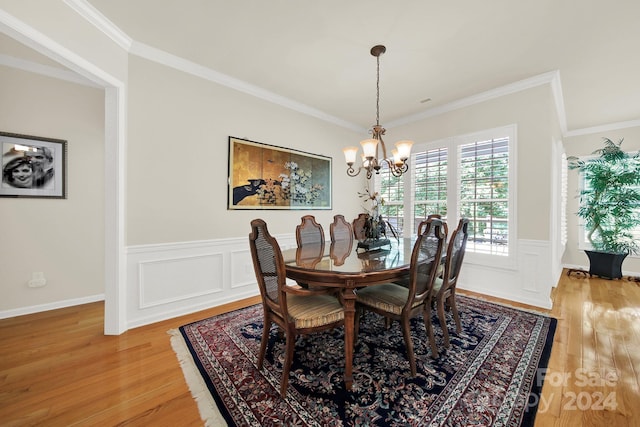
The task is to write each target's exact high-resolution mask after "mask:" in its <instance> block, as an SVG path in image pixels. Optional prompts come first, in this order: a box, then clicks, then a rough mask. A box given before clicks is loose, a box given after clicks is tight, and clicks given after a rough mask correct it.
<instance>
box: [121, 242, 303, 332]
mask: <svg viewBox="0 0 640 427" xmlns="http://www.w3.org/2000/svg"><path fill="white" fill-rule="evenodd" d="M274 237H276V239H277V240H278V242H279V243H280V246H281V247H282V249H283V250H284V249H288V248H290V247H295V235H294V234H287V235H280V236H274ZM259 293H260V292H259V290H258V284H257V283H256V278H255V273H254V271H253V262H252V260H251V253H250V251H249V240H248V238H247V237H241V238H235V239H219V240H202V241H195V242H179V243H167V244H154V245H139V246H130V247H129V248H127V326H128V329H130V328H134V327H138V326H142V325H147V324H150V323H154V322H159V321H162V320H166V319H170V318H173V317H177V316H181V315H184V314H190V313H194V312H197V311H201V310H205V309H207V308H210V307H215V306H218V305H222V304H226V303H228V302H232V301H237V300H240V299H243V298H248V297H251V296H255V295H258V294H259Z"/></svg>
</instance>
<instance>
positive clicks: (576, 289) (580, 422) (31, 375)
mask: <svg viewBox="0 0 640 427" xmlns="http://www.w3.org/2000/svg"><path fill="white" fill-rule="evenodd" d="M461 293H465V292H464V291H461ZM466 293H467V294H470V295H471V296H476V297H481V298H484V299H487V300H490V301H495V302H498V303H506V304H510V305H513V306H516V307H520V308H523V309H535V308H532V307H529V306H526V305H523V304H517V303H511V302H509V301H505V300H500V299H496V298H490V297H486V296H483V295H478V294H474V293H469V292H466ZM552 298H553V308H552V309H551V310H550V311H549V314H550V315H551V316H553V317H555V318H557V319H558V327H557V330H556V335H555V339H554V346H553V350H552V354H551V359H550V361H549V370H548V372H547V381H545V385H544V388H543V392H542V396H541V399H543V400H544V402H543V403H542V404H541V406H540V408H541V409H540V410H539V412H538V415H537V417H536V426H537V427H547V426H553V427H572V426H611V427H614V426H615V427H618V426H621V427H625V426H640V421H636V420H640V286H639V285H638V284H637V283H635V282H629V281H620V280H616V281H607V280H601V279H587V278H580V277H567V276H566V275H563V276H562V278H561V279H560V281H559V283H558V285H557V287H556V288H555V289H554V290H553V293H552ZM258 302H259V299H258V298H251V299H248V300H244V301H238V302H235V303H232V304H228V305H225V306H221V307H216V308H213V309H210V310H206V311H202V312H199V313H194V314H191V315H188V316H182V317H180V318H176V319H171V320H168V321H164V322H158V323H155V324H153V325H148V326H143V327H140V328H136V329H132V330H130V331H127V332H126V333H124V334H122V335H120V336H105V335H103V321H104V317H103V316H104V313H103V312H104V305H103V304H102V303H93V304H86V305H83V306H78V307H69V308H65V309H61V310H54V311H49V312H43V313H37V314H32V315H28V316H19V317H15V318H11V319H3V320H0V424H1V425H2V426H25V425H47V426H86V425H92V426H93V425H100V426H103V425H104V426H115V425H122V424H126V425H130V426H149V425H180V426H201V425H202V424H203V423H202V421H201V420H200V415H199V413H198V409H197V406H196V403H195V401H194V400H193V398H192V397H191V394H190V392H189V390H188V388H187V385H186V383H185V381H184V377H183V375H182V370H181V368H180V365H179V363H178V361H177V358H176V356H175V354H174V352H173V350H172V348H171V345H170V341H169V338H170V337H169V335H168V334H167V331H168V330H169V329H173V328H177V327H178V326H181V325H184V324H187V323H190V322H194V321H197V320H200V319H203V318H206V317H209V316H214V315H217V314H220V313H222V312H226V311H231V310H235V309H238V308H241V307H245V306H248V305H251V304H255V303H258ZM538 311H540V310H539V309H538ZM593 372H598V373H599V374H598V375H602V376H604V375H606V374H608V373H612V374H618V375H619V379H617V380H615V381H611V384H605V385H599V384H594V383H591V384H582V382H584V381H580V378H578V377H579V375H580V374H582V375H586V374H588V373H591V374H593ZM563 375H564V376H568V377H567V379H566V380H565V381H564V382H563V381H562V380H561V379H559V378H560V377H561V376H563ZM550 379H553V381H550ZM598 393H601V394H604V395H605V396H613V397H614V398H615V399H609V401H607V402H606V404H605V402H595V400H596V399H597V396H598ZM612 402H613V403H617V406H615V407H614V406H611V405H610V404H611V403H612ZM600 403H601V405H600ZM600 406H601V407H600Z"/></svg>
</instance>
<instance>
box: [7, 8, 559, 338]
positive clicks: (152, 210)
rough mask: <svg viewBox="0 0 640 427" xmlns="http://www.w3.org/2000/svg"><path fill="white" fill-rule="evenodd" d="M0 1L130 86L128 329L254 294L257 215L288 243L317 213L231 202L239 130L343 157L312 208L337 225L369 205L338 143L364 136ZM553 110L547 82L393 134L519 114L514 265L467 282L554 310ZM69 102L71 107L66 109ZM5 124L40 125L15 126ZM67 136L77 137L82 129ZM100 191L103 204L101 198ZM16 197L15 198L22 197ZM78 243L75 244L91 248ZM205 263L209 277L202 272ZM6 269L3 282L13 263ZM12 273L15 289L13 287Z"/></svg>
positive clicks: (29, 121) (459, 128) (48, 11)
mask: <svg viewBox="0 0 640 427" xmlns="http://www.w3.org/2000/svg"><path fill="white" fill-rule="evenodd" d="M0 5H1V6H2V7H3V8H5V10H7V11H8V12H9V13H15V14H16V16H18V17H19V18H20V19H23V20H24V21H25V22H26V23H27V24H29V25H32V26H34V27H35V28H38V29H39V30H41V31H43V32H45V33H46V34H47V35H48V36H50V37H53V38H54V39H55V40H57V41H58V42H59V43H61V44H62V46H63V48H64V49H70V50H71V51H72V53H71V54H70V55H68V56H70V57H73V56H74V55H78V56H79V57H80V58H81V59H82V60H86V62H87V64H85V65H86V67H87V68H89V69H93V67H95V70H96V71H105V72H107V73H110V74H111V75H114V76H116V77H117V78H118V79H119V80H120V81H122V82H124V84H126V91H124V92H123V94H124V95H125V96H126V99H125V104H124V105H125V107H126V137H127V143H126V146H125V148H126V150H125V152H124V153H123V156H122V157H123V158H124V159H125V161H126V164H123V166H126V181H125V189H126V194H125V196H126V198H125V205H124V215H125V219H126V221H125V224H124V227H125V232H126V234H125V240H126V245H127V248H126V254H125V260H124V263H123V265H122V269H121V271H120V272H118V274H123V275H124V285H125V286H124V288H125V289H123V291H124V292H123V294H124V298H123V299H122V300H123V301H125V303H126V307H124V308H123V309H126V313H125V315H124V320H125V323H126V327H134V326H138V325H141V324H145V323H149V322H152V321H156V320H161V319H163V318H167V317H171V316H174V315H179V314H183V313H187V312H191V311H194V310H196V309H200V308H204V307H208V306H213V305H217V304H220V303H223V302H226V301H228V300H231V299H237V298H240V297H243V296H246V295H250V294H252V293H256V292H257V289H256V288H255V286H254V285H253V284H252V283H251V282H250V280H251V274H250V272H247V265H248V263H249V258H248V252H247V248H246V246H243V245H244V243H243V242H246V236H247V235H248V233H249V226H248V224H249V221H250V220H251V219H252V218H254V217H262V218H264V219H265V220H266V221H267V222H268V223H269V225H270V229H271V232H272V233H273V234H275V235H278V236H279V238H280V239H281V240H282V241H283V242H290V241H291V238H292V237H293V230H294V228H295V225H296V224H297V223H298V222H299V218H300V216H301V215H303V214H306V213H309V211H284V212H283V211H277V212H276V211H228V210H227V209H226V191H227V181H226V180H227V176H226V174H227V164H226V162H227V150H228V148H227V138H228V136H229V135H232V136H237V137H240V138H246V139H251V140H255V141H259V142H265V143H269V144H273V145H279V146H284V147H290V148H296V149H301V150H304V151H310V152H313V153H317V154H323V155H327V156H330V157H332V158H333V187H334V192H333V205H334V210H333V211H312V213H313V214H315V215H316V217H317V218H318V220H319V221H320V222H321V223H322V224H324V225H325V226H326V227H328V224H329V223H330V221H331V218H332V216H333V215H334V214H335V213H342V214H344V215H345V217H347V218H351V217H355V215H356V214H357V212H359V211H360V203H359V202H360V200H359V199H358V198H357V197H356V193H357V192H358V191H361V190H362V188H363V186H364V182H363V180H362V179H360V178H356V179H354V178H348V177H347V176H346V174H345V172H344V165H343V160H342V153H341V149H342V147H343V146H345V145H353V143H354V141H356V142H357V141H359V140H360V139H362V138H363V135H360V134H358V133H356V132H353V131H350V130H345V129H343V128H340V127H337V126H335V125H331V124H328V123H325V122H322V121H320V120H318V119H314V118H310V117H308V116H305V115H302V114H300V113H297V112H295V111H292V110H288V109H285V108H283V107H280V106H277V105H274V104H271V103H269V102H267V101H264V100H259V99H256V98H252V97H250V96H248V95H246V94H243V93H240V92H236V91H234V90H231V89H228V88H225V87H222V86H220V85H217V84H215V83H212V82H210V81H207V80H204V79H201V78H200V77H195V76H193V75H190V74H186V73H184V72H181V71H177V70H175V69H172V68H168V67H166V66H163V65H160V64H157V63H153V62H150V61H148V60H145V59H141V58H140V57H137V56H132V55H127V54H126V52H125V51H124V50H122V49H120V48H118V47H117V45H116V44H115V43H113V42H110V41H109V40H108V39H107V38H106V37H105V36H104V35H101V34H98V32H97V31H96V30H95V29H94V28H93V27H91V26H90V25H89V24H88V23H87V22H85V21H83V20H82V19H81V18H80V17H79V16H77V15H75V12H73V11H71V10H70V9H69V8H68V7H66V6H65V5H64V3H63V2H47V3H42V4H40V3H38V8H37V13H36V12H34V4H33V3H32V2H28V1H27V2H24V1H17V0H1V1H0ZM54 18H55V19H54ZM76 62H78V63H81V62H82V61H81V60H79V61H76ZM98 74H99V73H98ZM29 78H30V77H26V76H24V75H22V76H19V77H17V81H16V82H15V85H16V86H18V87H19V86H28V85H25V84H24V83H23V81H25V80H23V79H27V80H26V81H28V79H29ZM98 92H100V91H98ZM101 96H102V95H101ZM100 99H102V98H100ZM101 102H102V101H101ZM552 110H553V108H552V96H551V91H550V88H549V86H548V85H544V86H541V87H537V88H534V89H530V90H527V91H525V92H521V93H517V94H512V95H508V96H504V97H502V98H500V99H495V100H492V101H487V102H485V103H482V104H478V105H475V106H472V107H466V108H464V109H461V110H457V111H453V112H449V113H446V114H444V115H440V116H437V117H433V118H431V119H426V120H423V121H421V122H417V123H413V124H410V125H405V126H398V127H396V128H393V127H391V126H389V127H390V129H389V131H388V137H387V139H388V140H395V139H398V138H397V137H395V136H394V135H409V136H411V137H412V138H414V139H416V141H417V142H428V141H432V140H436V139H440V138H445V137H448V136H455V135H460V134H465V133H470V132H474V131H478V130H484V129H488V128H493V127H498V126H504V125H509V124H514V123H515V124H517V126H518V147H517V153H518V171H519V174H518V180H517V181H518V208H517V212H518V216H517V218H516V221H517V224H518V233H517V239H518V244H517V247H518V259H517V267H516V268H515V269H488V268H485V267H483V266H469V268H466V269H465V273H464V274H463V276H462V282H463V283H462V285H463V286H464V287H467V288H469V289H473V290H477V291H480V292H485V293H488V294H492V295H496V296H502V297H505V298H510V299H513V300H516V301H522V302H527V303H530V304H534V305H539V306H542V307H548V306H550V299H549V291H550V289H551V287H552V286H553V285H555V280H556V278H555V277H553V265H554V263H553V262H552V259H551V257H552V242H551V241H550V233H551V232H550V229H551V227H550V205H551V201H550V198H551V196H550V194H549V193H550V192H549V188H550V187H551V186H552V185H553V183H552V181H551V174H550V173H549V167H550V166H549V165H550V163H551V162H550V156H551V143H552V136H553V135H554V132H555V129H554V126H553V124H552V122H553V119H552V114H555V112H554V111H552ZM64 112H65V111H64V110H62V111H61V112H60V113H61V114H62V115H64ZM93 114H94V115H92V118H91V120H94V121H95V120H98V121H100V120H103V119H102V117H103V115H102V114H104V112H102V111H94V112H93ZM19 120H22V121H23V122H24V123H25V124H26V125H25V127H27V128H29V129H36V131H37V130H38V127H39V126H42V123H41V122H46V121H47V113H46V112H45V113H43V114H40V115H35V114H33V112H30V111H24V112H23V113H22V115H21V116H20V118H19ZM7 130H10V131H20V132H25V133H36V131H34V132H32V131H30V130H28V129H27V130H25V129H20V130H17V129H15V128H13V127H12V128H10V129H7ZM42 130H45V131H47V134H46V135H45V136H54V137H58V138H62V139H69V140H71V137H69V136H66V135H64V133H65V132H60V133H59V134H56V135H51V134H50V132H49V131H50V130H51V129H42ZM67 134H69V135H71V136H74V134H73V132H72V131H69V132H67ZM101 137H102V136H101ZM76 170H78V169H76ZM101 176H103V175H101ZM531 177H535V179H531ZM82 179H83V178H82V177H80V178H79V177H74V178H73V183H72V182H71V181H72V179H71V177H70V186H71V185H76V186H77V185H82V184H81V182H80V181H82ZM70 188H71V187H70ZM70 194H71V193H70ZM94 196H95V197H94V198H93V199H92V200H93V201H95V204H96V206H98V208H99V207H100V204H101V203H103V202H102V201H101V200H103V197H104V194H100V195H97V194H95V195H94ZM9 202H11V205H10V206H12V207H13V206H15V202H18V201H14V200H11V201H9ZM2 203H4V201H2ZM7 206H9V205H7ZM107 209H108V207H107ZM11 215H12V219H13V220H14V221H15V222H16V224H19V225H25V226H26V224H25V220H24V219H23V218H24V216H22V215H21V214H20V211H19V210H17V209H16V210H15V212H14V210H13V209H12V213H11ZM3 218H4V215H3ZM61 234H62V235H61V236H58V237H57V238H56V239H51V241H50V245H51V249H50V251H51V252H47V253H46V255H47V256H52V253H53V252H55V251H58V248H59V247H60V246H63V245H67V244H68V241H69V239H68V238H67V235H66V234H65V233H61ZM14 240H15V239H14ZM27 241H28V240H27ZM10 243H11V242H10ZM81 243H82V241H80V242H74V243H73V244H76V245H77V246H78V247H79V248H81ZM0 244H1V245H2V246H1V247H2V248H3V250H5V248H8V247H10V245H9V244H6V243H5V241H4V240H3V241H2V243H0ZM5 245H7V246H5ZM63 247H64V246H63ZM85 256H86V257H90V258H91V259H92V260H93V261H95V260H97V259H98V255H97V254H95V253H94V254H91V253H88V251H87V255H85ZM94 256H95V258H94ZM3 268H4V269H7V271H8V272H9V274H8V275H7V277H12V276H13V277H15V278H13V279H11V282H15V283H18V282H19V281H22V280H28V277H26V278H24V279H23V278H22V277H23V272H20V271H18V270H15V269H14V266H12V265H9V266H4V265H3ZM28 268H31V267H28ZM68 269H70V270H74V271H67V267H65V268H64V272H65V273H66V274H68V275H70V276H72V278H71V279H70V280H72V281H73V283H66V282H65V284H64V289H65V291H64V292H65V296H64V297H62V298H67V299H68V298H74V297H75V298H79V297H81V296H82V295H86V294H84V293H82V292H81V291H79V290H78V289H79V287H80V286H83V285H85V284H86V275H85V274H79V275H77V276H75V275H73V274H72V273H74V272H75V270H76V269H80V271H81V272H83V273H84V270H83V267H78V266H77V264H76V263H74V264H73V265H72V266H71V267H68ZM29 271H30V270H29ZM194 271H196V272H200V274H196V275H194V274H193V272H194ZM45 273H46V271H45ZM2 274H3V280H4V274H5V271H3V272H2ZM15 283H14V284H13V285H12V286H16V285H15ZM26 295H29V294H26ZM17 296H18V297H17V298H16V299H15V300H14V301H13V302H12V305H11V306H10V307H9V306H8V308H23V307H25V306H30V305H33V301H32V299H31V298H30V297H25V298H22V297H20V294H17ZM118 298H120V297H118ZM60 299H61V296H60V295H57V294H56V295H47V296H46V298H43V299H42V301H41V302H42V303H44V304H46V303H47V302H49V303H50V302H55V301H59V300H60Z"/></svg>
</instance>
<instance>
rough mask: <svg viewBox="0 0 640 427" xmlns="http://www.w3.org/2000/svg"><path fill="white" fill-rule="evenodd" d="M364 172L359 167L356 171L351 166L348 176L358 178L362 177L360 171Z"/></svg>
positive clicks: (348, 169)
mask: <svg viewBox="0 0 640 427" xmlns="http://www.w3.org/2000/svg"><path fill="white" fill-rule="evenodd" d="M361 170H362V167H359V168H358V169H354V168H353V166H349V167H348V168H347V175H349V176H358V175H360V171H361Z"/></svg>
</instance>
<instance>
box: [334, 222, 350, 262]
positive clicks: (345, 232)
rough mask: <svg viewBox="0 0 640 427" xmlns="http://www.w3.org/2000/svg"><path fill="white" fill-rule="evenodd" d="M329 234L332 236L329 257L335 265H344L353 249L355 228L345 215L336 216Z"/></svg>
mask: <svg viewBox="0 0 640 427" xmlns="http://www.w3.org/2000/svg"><path fill="white" fill-rule="evenodd" d="M329 234H330V235H331V248H330V250H329V256H330V257H331V259H332V260H333V263H334V265H342V264H344V261H345V259H347V257H348V256H349V253H350V252H351V249H353V228H352V226H351V224H349V223H348V222H347V220H346V219H344V216H343V215H334V217H333V222H332V223H331V225H330V226H329Z"/></svg>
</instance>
